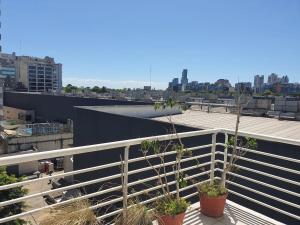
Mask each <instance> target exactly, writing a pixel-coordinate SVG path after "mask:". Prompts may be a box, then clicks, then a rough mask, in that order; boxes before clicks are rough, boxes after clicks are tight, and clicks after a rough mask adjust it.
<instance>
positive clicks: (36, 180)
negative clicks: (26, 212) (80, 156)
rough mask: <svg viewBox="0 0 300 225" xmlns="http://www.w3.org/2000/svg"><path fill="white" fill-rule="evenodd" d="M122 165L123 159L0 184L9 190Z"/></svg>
mask: <svg viewBox="0 0 300 225" xmlns="http://www.w3.org/2000/svg"><path fill="white" fill-rule="evenodd" d="M120 165H122V162H121V161H120V162H115V163H109V164H104V165H101V166H94V167H89V168H85V169H80V170H74V171H70V172H65V173H61V174H54V175H51V176H50V175H49V176H45V177H40V178H37V179H32V180H25V181H20V182H17V183H13V184H7V185H3V186H0V191H2V190H7V189H10V188H14V187H21V186H23V185H28V184H31V183H36V182H41V181H44V180H53V179H56V178H60V177H68V176H72V175H77V174H82V173H87V172H92V171H95V170H101V169H106V168H110V167H115V166H120Z"/></svg>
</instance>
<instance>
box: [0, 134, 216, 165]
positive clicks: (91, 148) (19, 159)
mask: <svg viewBox="0 0 300 225" xmlns="http://www.w3.org/2000/svg"><path fill="white" fill-rule="evenodd" d="M219 131H220V130H219V129H210V130H198V131H190V132H183V133H178V134H167V135H159V136H151V137H144V138H136V139H130V140H123V141H115V142H108V143H102V144H95V145H87V146H81V147H73V148H65V149H58V150H51V151H43V152H36V153H31V154H24V155H17V156H7V157H1V158H0V165H1V166H8V165H15V164H19V163H24V162H32V161H37V160H42V159H49V158H56V157H62V156H70V155H77V154H82V153H89V152H96V151H104V150H109V149H115V148H121V147H126V146H132V145H139V144H141V143H142V142H143V141H154V140H157V141H167V140H174V139H178V137H179V138H188V137H195V136H202V135H208V134H213V133H218V132H219Z"/></svg>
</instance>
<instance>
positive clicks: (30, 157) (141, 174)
mask: <svg viewBox="0 0 300 225" xmlns="http://www.w3.org/2000/svg"><path fill="white" fill-rule="evenodd" d="M233 134H234V132H233V131H231V130H223V129H212V130H202V131H192V132H185V133H180V134H178V136H177V135H161V136H153V137H146V138H138V139H131V140H124V141H117V142H111V143H103V144H96V145H90V146H82V147H74V148H68V149H61V150H53V151H46V152H38V153H32V154H26V155H19V156H13V157H3V158H0V165H1V166H9V165H16V164H19V163H24V162H30V161H34V160H42V159H49V158H55V157H64V156H72V155H78V154H82V153H92V152H101V151H113V150H114V149H120V148H121V149H123V150H122V161H121V160H120V158H116V159H115V162H113V163H109V164H102V165H97V166H93V167H86V168H84V169H80V170H74V171H69V172H64V173H59V174H54V175H52V176H44V177H40V178H36V179H32V180H24V181H21V182H18V183H14V184H8V185H3V186H0V191H4V190H8V189H11V188H15V187H20V186H28V185H34V184H37V185H38V184H39V182H43V181H47V180H49V179H58V178H65V177H73V176H76V175H79V174H88V173H93V174H97V171H100V170H107V171H108V170H110V171H113V170H114V171H115V174H113V175H112V174H109V176H103V177H96V178H92V179H90V180H86V181H82V182H78V183H76V182H74V183H73V184H70V185H67V186H63V187H59V188H57V189H53V190H52V189H50V190H42V189H41V190H40V191H39V192H37V193H33V194H28V195H26V196H23V197H19V198H16V199H11V200H8V201H3V202H0V208H1V207H5V206H8V205H11V204H15V203H19V202H27V201H28V200H32V199H37V198H42V197H43V196H46V195H50V194H53V193H57V192H63V191H67V190H73V189H80V188H83V187H89V186H93V185H94V186H95V185H96V186H97V188H96V189H93V190H94V191H92V192H91V191H88V192H87V193H85V194H83V195H81V196H79V197H76V198H72V199H68V200H66V201H61V202H57V203H55V204H53V205H43V206H41V207H37V208H30V209H26V210H25V211H24V212H22V213H20V214H18V215H11V216H8V217H6V218H0V223H4V222H8V221H11V220H15V219H17V218H24V217H25V218H27V217H26V216H31V215H34V214H35V213H37V212H41V211H43V210H47V209H50V208H53V207H56V206H60V205H64V204H68V203H71V202H74V201H77V200H82V199H93V198H97V199H101V201H94V202H93V203H94V204H93V205H91V209H93V210H98V209H102V208H105V207H108V206H111V205H112V204H113V205H115V207H113V208H112V209H111V210H110V211H106V213H105V214H101V211H100V213H99V215H98V216H99V219H101V220H103V219H107V218H111V217H112V216H115V215H117V214H118V213H120V212H121V211H122V208H123V206H124V205H126V204H127V201H124V198H123V196H124V195H125V196H127V197H128V198H129V199H130V198H134V197H139V196H143V197H142V198H141V199H142V203H143V204H148V203H151V202H153V201H155V200H156V199H157V198H159V197H160V196H151V197H150V196H148V197H145V193H149V192H155V191H157V190H159V189H160V188H161V186H160V185H156V186H151V187H144V188H142V189H139V190H137V191H135V192H131V191H130V190H131V187H135V186H136V185H143V184H145V183H147V182H155V181H156V180H157V176H156V175H153V174H151V173H147V171H148V172H149V171H153V168H152V167H151V166H149V165H146V166H145V164H144V160H145V158H144V157H135V158H130V156H131V154H130V151H132V147H133V146H137V147H139V146H140V144H141V143H142V142H143V141H145V140H148V141H151V140H156V141H160V142H163V141H168V140H174V139H177V138H178V137H180V138H181V139H183V140H184V139H186V138H200V137H202V136H210V138H211V142H210V143H208V144H203V145H200V146H189V147H188V150H190V151H192V152H195V153H196V152H197V154H194V155H191V156H189V157H187V158H184V159H183V160H182V162H183V163H185V162H186V163H188V162H189V163H188V166H185V167H183V171H186V172H187V173H188V171H192V170H193V171H194V172H193V174H190V175H188V176H187V177H186V178H185V179H186V180H187V181H190V180H193V179H195V178H196V179H197V180H198V182H196V183H195V182H193V183H192V184H191V183H190V184H189V185H188V186H186V187H184V188H181V189H180V193H181V197H183V198H186V199H191V198H194V197H196V196H197V195H198V192H197V189H196V188H195V187H196V186H197V185H199V184H201V183H203V182H205V181H208V180H209V179H220V172H222V170H223V169H224V167H225V164H226V162H227V160H228V158H229V157H230V156H231V152H230V151H229V150H228V149H227V142H228V136H230V135H233ZM239 136H240V137H251V138H255V139H258V140H262V141H268V142H273V143H281V144H287V145H292V146H298V147H299V146H300V141H296V140H290V139H282V138H276V137H271V136H262V135H258V134H254V133H252V134H250V133H243V132H240V133H239ZM220 137H221V138H220ZM221 139H222V141H220V140H221ZM242 150H243V151H244V152H247V153H249V155H250V156H251V157H248V155H247V154H246V155H242V156H239V157H240V161H241V162H246V164H243V163H238V164H237V167H238V168H239V171H246V173H240V172H230V173H229V176H231V177H235V178H237V180H234V179H233V180H228V181H227V183H228V185H229V193H231V194H232V195H234V196H237V197H238V198H241V199H243V200H244V201H247V202H252V203H255V204H257V205H260V206H262V207H264V208H267V209H268V210H271V211H273V212H274V213H276V214H280V215H284V216H287V217H289V218H292V219H294V220H299V221H300V215H299V214H298V213H297V212H298V211H299V204H298V203H299V201H300V182H299V176H300V175H299V174H300V159H299V158H298V159H297V158H291V157H286V156H282V155H279V154H272V153H268V152H263V151H258V150H255V149H247V148H243V149H242ZM165 154H166V155H169V156H172V155H175V154H176V152H175V151H168V152H166V153H165ZM254 155H257V156H259V157H258V158H253V157H252V156H254ZM156 157H157V155H155V154H154V155H148V156H147V159H155V158H156ZM260 157H267V158H271V159H274V160H273V161H272V163H269V162H265V161H264V160H260ZM194 160H200V161H201V163H199V164H196V163H194ZM280 161H283V162H285V163H288V164H293V165H296V167H295V166H292V168H288V167H285V166H282V164H281V163H280ZM139 163H140V164H141V167H139V168H138V169H131V166H132V165H136V164H139ZM174 163H175V161H174V160H170V161H168V162H166V164H165V165H164V166H172V165H173V164H174ZM247 163H248V164H247ZM250 164H251V165H254V166H249V165H250ZM122 165H123V168H124V173H123V174H122V173H121V172H120V170H119V168H120V166H122ZM220 165H221V166H220ZM160 166H162V165H160V164H156V165H154V167H155V168H159V167H160ZM261 166H263V167H267V168H270V169H271V170H274V171H275V170H276V171H277V170H278V171H283V172H284V173H279V175H278V174H277V173H275V172H274V173H273V172H268V171H269V170H261V169H260V167H261ZM198 168H208V169H206V170H204V171H200V170H198ZM195 170H197V171H198V172H196V173H195ZM266 171H267V172H266ZM247 173H249V174H250V173H253V174H256V175H259V176H261V177H265V178H266V179H263V180H261V179H255V178H253V176H252V177H251V176H248V174H247ZM245 174H246V175H245ZM290 174H292V176H290ZM173 175H174V171H168V172H167V176H170V179H169V185H174V184H175V177H174V176H173ZM132 177H135V178H132ZM291 177H292V178H291ZM295 177H296V178H295ZM120 179H123V181H124V184H125V186H123V187H122V185H120V184H116V185H111V186H110V187H109V188H101V187H103V186H105V184H106V183H114V182H115V181H116V180H120ZM269 179H272V182H269ZM274 180H275V181H278V182H283V183H286V184H288V185H293V187H294V188H293V189H291V190H290V189H288V188H283V187H282V186H277V185H276V182H275V184H274V182H273V181H274ZM242 181H244V182H247V185H245V183H244V182H242ZM248 184H249V186H248ZM250 184H255V185H257V186H259V187H263V191H261V190H260V188H253V187H252V188H251V185H250ZM264 188H266V190H265V189H264ZM269 189H271V190H274V191H276V193H277V192H280V193H283V194H284V195H286V196H287V198H283V197H282V198H281V197H280V195H277V194H276V193H274V194H272V191H271V192H270V191H269ZM91 190H92V189H91ZM241 190H242V191H241ZM264 190H265V191H264ZM247 191H248V192H251V193H250V194H249V195H248V194H247ZM115 192H120V193H122V192H123V193H122V194H123V195H122V194H120V195H114V194H113V193H115ZM254 194H255V196H261V198H258V197H253V195H254ZM110 195H111V196H114V197H110V198H107V196H110ZM265 198H266V199H269V200H272V201H275V202H278V203H279V204H283V205H286V206H288V208H286V207H278V206H277V204H270V203H269V202H268V200H266V201H265V200H264V199H265ZM286 199H289V200H286ZM290 199H291V200H290ZM237 203H238V202H237ZM293 208H294V209H295V210H294V209H293ZM297 210H298V211H297Z"/></svg>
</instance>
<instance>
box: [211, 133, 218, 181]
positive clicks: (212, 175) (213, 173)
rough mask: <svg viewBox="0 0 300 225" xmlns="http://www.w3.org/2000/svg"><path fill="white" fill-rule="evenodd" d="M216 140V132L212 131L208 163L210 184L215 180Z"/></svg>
mask: <svg viewBox="0 0 300 225" xmlns="http://www.w3.org/2000/svg"><path fill="white" fill-rule="evenodd" d="M216 141H217V134H216V133H214V134H213V135H212V138H211V143H212V146H211V164H210V184H213V183H214V180H215V160H216Z"/></svg>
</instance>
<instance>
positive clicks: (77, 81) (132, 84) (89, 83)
mask: <svg viewBox="0 0 300 225" xmlns="http://www.w3.org/2000/svg"><path fill="white" fill-rule="evenodd" d="M149 83H150V82H149V81H142V80H101V79H89V78H87V79H83V78H81V77H80V78H79V77H68V76H64V77H63V85H64V86H65V85H67V84H72V85H75V86H79V87H80V86H84V87H94V86H99V87H102V86H105V87H108V88H143V87H144V86H146V85H149ZM151 85H152V87H153V88H156V89H166V88H167V85H168V84H167V82H156V81H152V82H151Z"/></svg>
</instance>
